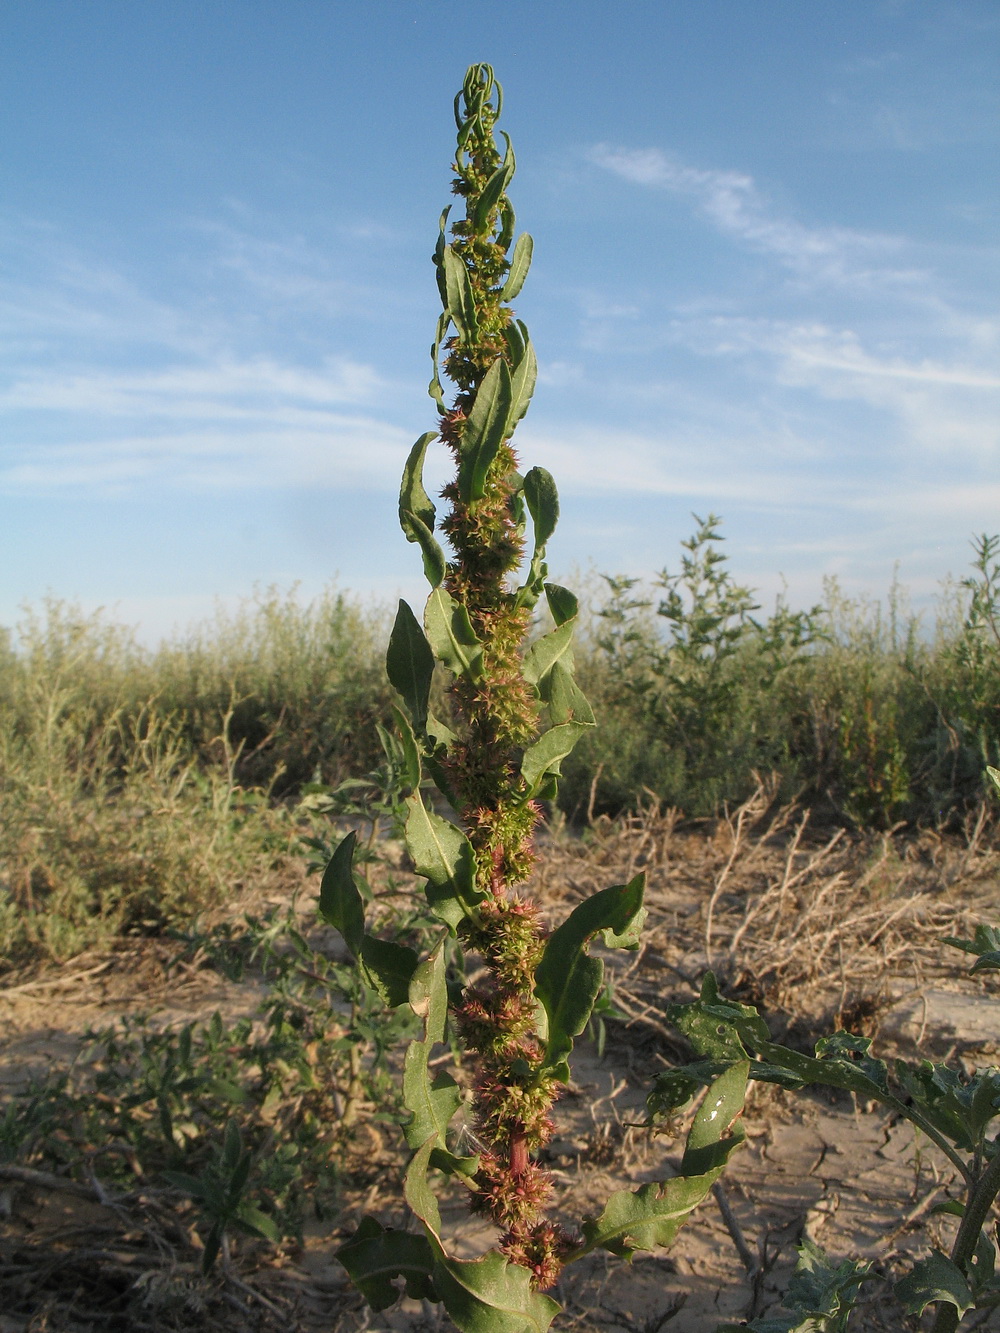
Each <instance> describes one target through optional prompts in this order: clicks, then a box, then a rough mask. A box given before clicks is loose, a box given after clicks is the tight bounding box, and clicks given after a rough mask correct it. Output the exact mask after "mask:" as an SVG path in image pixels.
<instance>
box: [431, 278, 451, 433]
mask: <svg viewBox="0 0 1000 1333" xmlns="http://www.w3.org/2000/svg"><path fill="white" fill-rule="evenodd" d="M438 280H439V282H441V281H442V277H441V273H440V272H439V273H438ZM441 299H442V301H447V296H446V295H444V294H443V293H442V296H441ZM450 323H451V316H450V315H449V314H448V312H447V310H446V311H445V312H444V313H443V314H442V315H441V316H440V317H439V318H438V322H437V331H436V333H435V335H434V341H433V342H432V343H431V365H432V367H433V370H432V372H431V380H430V383H429V384H428V386H427V392H428V394H429V395H430V397H431V398H433V399H434V401H435V403H437V405H438V408H439V409H440V411H441V412H444V411H445V410H446V404H445V401H444V389H443V387H442V385H441V368H440V367H441V344H442V343H443V342H444V340H445V338H446V337H447V336H448V325H449V324H450Z"/></svg>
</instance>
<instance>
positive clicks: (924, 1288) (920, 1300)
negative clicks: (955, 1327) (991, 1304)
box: [894, 1250, 975, 1316]
mask: <svg viewBox="0 0 1000 1333" xmlns="http://www.w3.org/2000/svg"><path fill="white" fill-rule="evenodd" d="M894 1290H895V1292H896V1295H897V1296H898V1297H899V1299H900V1301H901V1302H902V1303H903V1308H904V1309H905V1310H906V1313H907V1314H916V1315H920V1314H923V1312H924V1310H926V1309H927V1307H928V1305H933V1304H934V1303H935V1302H936V1301H943V1302H946V1303H947V1304H948V1305H954V1307H955V1308H956V1310H957V1311H958V1313H959V1316H961V1315H964V1314H965V1312H966V1310H971V1309H972V1307H973V1305H974V1304H975V1301H974V1300H973V1297H972V1292H971V1291H970V1290H969V1284H968V1282H967V1281H966V1278H965V1274H964V1273H963V1272H962V1270H961V1269H960V1268H959V1267H958V1265H957V1264H956V1263H953V1261H952V1260H951V1259H949V1258H948V1256H947V1255H945V1254H942V1253H941V1252H940V1250H933V1251H932V1252H931V1253H930V1254H929V1255H928V1256H927V1258H926V1259H921V1260H919V1262H917V1263H915V1264H914V1265H913V1271H912V1272H911V1273H908V1274H907V1275H906V1277H904V1278H903V1279H902V1280H901V1281H899V1282H897V1283H896V1285H895V1288H894Z"/></svg>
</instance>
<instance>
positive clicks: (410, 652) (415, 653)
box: [385, 601, 434, 733]
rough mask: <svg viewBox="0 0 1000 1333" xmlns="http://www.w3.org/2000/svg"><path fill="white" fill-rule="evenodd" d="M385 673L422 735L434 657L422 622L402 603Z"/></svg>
mask: <svg viewBox="0 0 1000 1333" xmlns="http://www.w3.org/2000/svg"><path fill="white" fill-rule="evenodd" d="M385 670H386V675H387V676H388V677H389V683H390V684H391V685H392V687H393V689H394V690H396V691H397V693H399V694H401V695H402V697H403V702H404V703H405V704H406V707H407V708H408V709H409V712H410V718H411V719H412V721H413V728H414V730H415V731H416V732H417V733H421V732H423V730H424V727H425V726H426V723H427V700H428V698H429V696H430V689H431V676H432V675H433V674H434V654H433V652H432V651H431V646H430V644H429V643H428V642H427V638H426V636H425V635H424V632H423V630H422V629H421V628H420V623H419V621H418V620H417V618H416V616H415V615H414V614H413V612H412V611H411V610H410V608H409V607H408V606H407V604H406V603H405V602H403V601H401V602H400V603H399V607H398V609H397V611H396V620H395V623H394V624H393V627H392V633H391V634H390V636H389V647H388V650H387V652H386V655H385Z"/></svg>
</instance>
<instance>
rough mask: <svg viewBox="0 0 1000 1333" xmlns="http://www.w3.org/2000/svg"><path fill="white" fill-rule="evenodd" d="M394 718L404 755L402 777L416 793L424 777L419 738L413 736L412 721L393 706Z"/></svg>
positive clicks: (406, 784)
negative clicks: (421, 768) (418, 744)
mask: <svg viewBox="0 0 1000 1333" xmlns="http://www.w3.org/2000/svg"><path fill="white" fill-rule="evenodd" d="M392 718H393V721H394V722H395V723H396V727H397V729H398V731H399V739H400V742H401V746H402V753H403V767H402V771H401V773H400V777H401V778H402V779H403V783H404V784H405V786H407V787H409V788H410V790H411V791H416V789H417V788H418V787H419V786H420V780H421V777H422V774H421V771H420V750H419V749H418V747H417V738H416V736H414V734H413V728H412V727H411V726H410V720H409V718H408V717H407V716H406V714H405V713H404V712H403V710H402V709H401V708H397V707H396V705H395V704H393V705H392Z"/></svg>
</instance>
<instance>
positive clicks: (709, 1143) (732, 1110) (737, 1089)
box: [681, 1060, 750, 1176]
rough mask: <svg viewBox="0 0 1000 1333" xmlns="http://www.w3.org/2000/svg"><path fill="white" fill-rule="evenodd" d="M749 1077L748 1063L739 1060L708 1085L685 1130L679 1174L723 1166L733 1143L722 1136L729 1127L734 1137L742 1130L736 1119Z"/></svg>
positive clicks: (692, 1173) (705, 1170) (702, 1172)
mask: <svg viewBox="0 0 1000 1333" xmlns="http://www.w3.org/2000/svg"><path fill="white" fill-rule="evenodd" d="M749 1076H750V1062H749V1060H741V1061H740V1063H739V1064H736V1065H731V1066H730V1067H729V1069H727V1070H726V1071H725V1072H724V1073H723V1074H720V1075H719V1077H718V1078H717V1079H715V1080H714V1082H713V1083H711V1084H710V1085H709V1088H708V1091H707V1092H706V1093H705V1096H704V1097H703V1099H702V1103H701V1105H700V1106H699V1107H698V1110H697V1113H696V1114H695V1117H694V1120H693V1121H692V1123H691V1128H690V1130H689V1131H688V1136H687V1143H686V1144H685V1145H684V1156H683V1157H682V1159H681V1174H682V1175H684V1176H700V1175H705V1174H707V1173H708V1172H710V1171H714V1170H716V1169H717V1168H718V1169H720V1170H721V1168H722V1167H724V1166H725V1164H726V1161H727V1159H728V1157H729V1154H730V1152H731V1151H732V1149H733V1146H734V1145H733V1143H732V1140H731V1139H726V1138H724V1137H723V1136H724V1135H725V1134H728V1133H729V1131H730V1129H733V1131H734V1133H735V1132H736V1130H737V1129H739V1134H738V1135H737V1137H738V1138H742V1129H741V1127H739V1126H737V1125H736V1121H737V1120H738V1118H739V1117H740V1115H741V1114H742V1112H743V1103H744V1102H745V1101H746V1096H747V1080H748V1078H749ZM720 1126H722V1128H721V1129H720Z"/></svg>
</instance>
